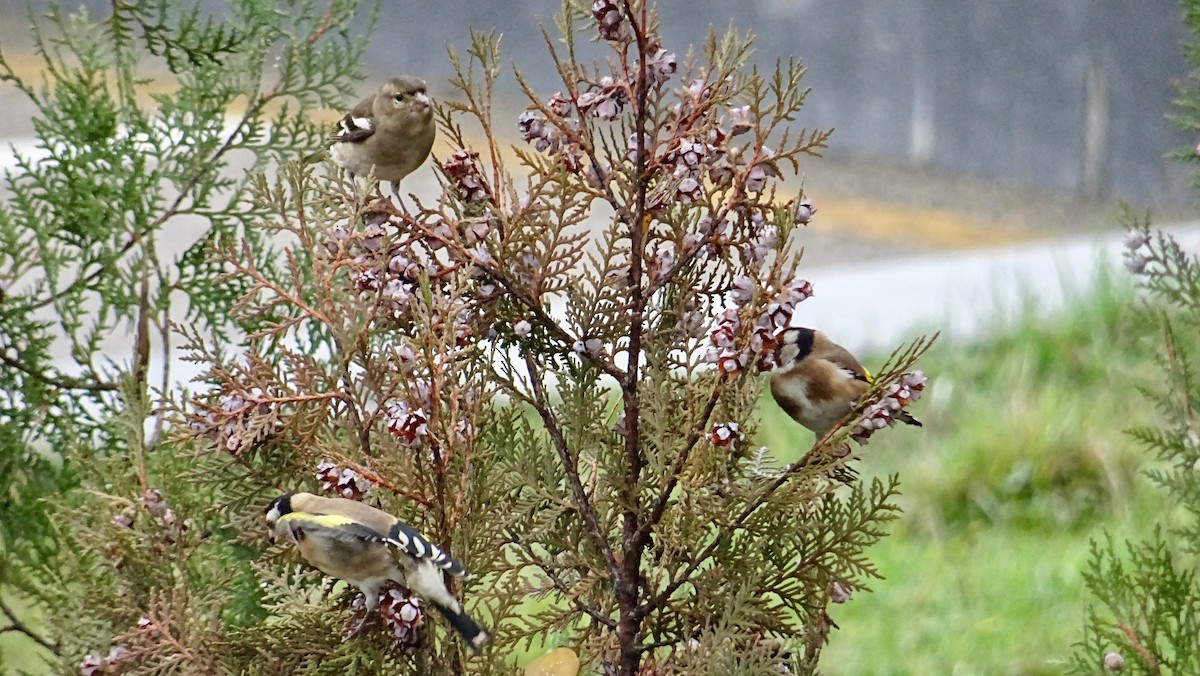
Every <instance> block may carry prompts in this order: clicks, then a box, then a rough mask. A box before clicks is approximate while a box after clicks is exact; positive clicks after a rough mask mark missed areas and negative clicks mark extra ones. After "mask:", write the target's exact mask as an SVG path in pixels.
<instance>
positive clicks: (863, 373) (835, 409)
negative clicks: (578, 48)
mask: <svg viewBox="0 0 1200 676" xmlns="http://www.w3.org/2000/svg"><path fill="white" fill-rule="evenodd" d="M872 382H873V380H872V378H871V374H870V373H868V372H867V370H866V369H865V368H863V365H862V364H860V363H859V362H858V360H857V359H855V358H854V355H852V354H850V352H849V351H848V350H847V349H846V348H844V347H842V346H841V345H838V344H837V343H835V342H833V341H832V340H830V339H829V337H828V336H826V335H825V334H824V333H821V332H820V331H817V330H815V329H809V328H804V327H799V326H791V327H788V328H785V329H783V330H781V331H780V332H779V333H778V334H777V335H776V337H775V366H774V367H773V368H772V369H771V396H772V397H774V398H775V402H776V403H777V404H779V407H780V408H782V409H783V410H784V412H785V413H787V414H788V416H790V417H791V418H792V420H795V421H796V422H798V423H800V424H801V425H803V426H805V427H807V428H808V429H810V430H812V432H813V434H815V435H816V437H817V439H821V438H822V437H824V436H825V434H826V433H827V432H829V430H830V429H832V428H833V427H834V426H835V425H837V424H838V423H839V422H841V420H842V419H843V418H845V417H846V415H847V414H849V413H850V411H851V410H852V409H853V408H854V405H855V404H856V403H857V402H858V400H859V399H860V398H862V395H863V394H864V393H865V392H866V391H867V390H868V389H870V387H871V383H872ZM895 417H896V419H897V420H899V421H900V422H903V423H907V424H909V425H916V426H917V427H920V426H921V422H920V421H919V420H917V419H916V418H914V417H913V416H912V415H911V414H910V413H908V412H907V411H898V412H896V413H895Z"/></svg>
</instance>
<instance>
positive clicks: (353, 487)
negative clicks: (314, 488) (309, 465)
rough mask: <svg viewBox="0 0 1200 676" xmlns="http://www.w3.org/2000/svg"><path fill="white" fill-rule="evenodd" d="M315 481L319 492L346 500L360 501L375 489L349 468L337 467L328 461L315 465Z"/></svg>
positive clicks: (369, 482)
mask: <svg viewBox="0 0 1200 676" xmlns="http://www.w3.org/2000/svg"><path fill="white" fill-rule="evenodd" d="M317 481H319V482H320V483H321V490H323V491H325V492H326V493H333V494H335V495H337V496H338V497H340V498H346V499H348V500H362V499H363V495H365V494H366V493H367V492H368V491H370V490H371V489H372V488H374V487H375V484H374V483H372V482H371V480H370V479H368V478H366V477H364V476H363V475H362V474H359V473H358V472H356V471H355V470H353V469H350V468H349V467H339V466H338V465H337V463H334V462H331V461H329V460H323V461H322V462H321V464H319V465H317Z"/></svg>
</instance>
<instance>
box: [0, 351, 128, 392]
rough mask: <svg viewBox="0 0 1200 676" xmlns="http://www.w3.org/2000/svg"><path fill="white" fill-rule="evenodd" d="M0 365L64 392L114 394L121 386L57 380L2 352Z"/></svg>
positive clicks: (63, 379)
mask: <svg viewBox="0 0 1200 676" xmlns="http://www.w3.org/2000/svg"><path fill="white" fill-rule="evenodd" d="M0 364H4V365H6V366H10V367H12V368H15V369H17V370H18V371H20V372H21V373H24V374H25V375H27V376H30V377H33V378H37V379H38V380H40V381H42V382H43V383H46V384H47V385H51V386H53V387H58V388H61V389H64V390H84V391H87V392H115V391H117V390H119V389H121V385H120V384H119V383H114V382H108V381H103V380H100V381H92V382H87V381H84V380H80V379H78V378H59V377H55V376H52V375H49V374H47V373H43V372H40V371H35V370H33V369H32V368H30V367H29V366H28V365H27V364H25V363H24V362H22V361H20V360H19V359H15V358H13V357H10V356H8V355H7V354H4V353H3V352H0Z"/></svg>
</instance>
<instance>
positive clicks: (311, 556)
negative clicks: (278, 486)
mask: <svg viewBox="0 0 1200 676" xmlns="http://www.w3.org/2000/svg"><path fill="white" fill-rule="evenodd" d="M265 519H266V522H267V526H268V527H269V528H270V529H271V540H272V542H274V541H276V540H277V539H287V540H290V541H291V542H293V543H295V545H296V549H297V550H299V552H300V555H301V556H303V557H304V559H305V560H306V561H308V562H309V563H310V564H312V565H313V566H314V567H315V568H316V569H317V570H320V571H321V572H322V573H325V574H326V575H330V576H332V577H336V578H338V579H340V580H345V581H346V582H349V583H351V584H354V585H357V586H358V588H359V589H360V590H362V593H363V595H364V596H366V601H367V604H366V608H367V612H368V613H370V612H372V611H374V610H375V608H376V607H377V606H378V604H379V593H380V589H381V588H382V587H383V585H384V584H385V583H387V582H388V581H389V580H391V581H393V582H396V583H397V584H401V585H404V586H405V587H407V588H408V589H409V590H410V591H412V592H413V593H414V594H417V595H418V596H421V597H422V598H424V599H425V600H427V601H429V602H430V603H432V604H433V606H434V607H435V608H437V609H438V611H439V612H441V614H442V615H444V616H445V618H446V620H447V621H448V622H449V623H450V626H451V627H453V628H454V630H455V631H457V632H458V633H459V634H460V635H462V637H463V639H464V640H465V641H466V642H467V645H469V646H470V647H471V649H472V650H474V651H476V652H478V651H479V649H480V648H482V647H483V646H484V645H486V644H487V643H488V641H489V640H491V636H490V635H488V633H487V631H485V630H484V629H483V628H482V627H480V626H479V624H478V623H476V622H475V620H472V619H471V618H470V617H469V616H468V615H467V614H466V613H464V612H463V609H462V606H461V605H459V603H458V600H457V599H455V598H454V596H453V595H451V593H450V590H449V589H447V588H446V585H445V584H444V582H443V580H442V573H443V572H445V573H449V574H450V575H452V576H454V577H459V578H466V577H468V575H469V574H468V573H467V570H466V569H465V568H463V566H462V564H461V563H459V562H458V561H455V560H454V559H453V558H451V557H450V555H448V554H446V553H445V552H443V551H442V550H441V548H440V547H438V546H437V545H435V544H433V543H432V542H430V541H429V540H426V539H425V538H424V537H423V536H422V535H421V534H420V533H418V532H417V531H416V530H414V529H413V528H412V527H411V526H409V525H408V524H406V523H404V522H402V521H400V520H399V519H397V518H396V517H394V516H392V515H391V514H388V513H387V512H384V511H383V510H379V509H376V508H374V507H372V506H370V505H366V504H363V503H361V502H356V501H354V500H347V499H345V498H326V497H321V496H318V495H313V494H312V493H285V494H283V495H281V496H279V497H278V498H275V499H274V500H272V501H271V504H270V505H268V506H267V510H266V517H265ZM367 617H369V615H368V616H367ZM365 623H366V617H364V618H363V621H362V622H360V623H359V625H358V627H356V628H355V632H357V631H360V630H361V629H362V627H363V625H364V624H365Z"/></svg>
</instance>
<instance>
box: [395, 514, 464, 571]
mask: <svg viewBox="0 0 1200 676" xmlns="http://www.w3.org/2000/svg"><path fill="white" fill-rule="evenodd" d="M388 541H389V542H390V543H391V544H393V545H394V546H396V547H399V548H401V549H403V550H404V551H405V552H407V553H408V555H409V556H411V557H413V558H414V559H428V560H429V562H430V563H432V564H433V565H435V566H437V567H438V568H441V569H442V570H444V571H446V572H447V573H450V574H451V575H453V576H454V577H461V578H467V577H470V576H471V574H470V573H468V572H467V569H466V568H464V567H463V565H462V564H461V563H459V562H458V561H456V560H454V558H453V557H451V556H450V555H449V554H447V553H446V552H443V551H442V548H441V547H438V546H437V545H435V544H433V543H432V542H430V541H429V540H426V539H425V537H424V536H423V535H421V534H420V533H418V532H417V531H416V529H414V528H413V527H412V526H409V525H408V524H406V523H404V522H402V521H397V522H396V525H395V526H392V532H391V533H389V538H388Z"/></svg>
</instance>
